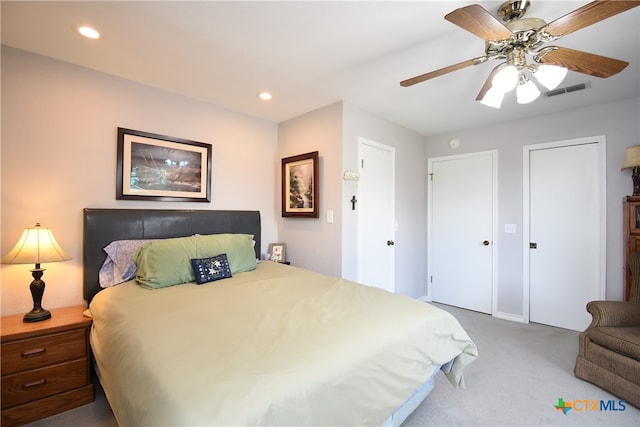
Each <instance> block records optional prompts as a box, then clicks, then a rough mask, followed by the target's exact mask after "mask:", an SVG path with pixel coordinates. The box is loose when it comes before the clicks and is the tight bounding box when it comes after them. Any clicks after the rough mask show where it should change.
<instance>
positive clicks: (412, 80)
mask: <svg viewBox="0 0 640 427" xmlns="http://www.w3.org/2000/svg"><path fill="white" fill-rule="evenodd" d="M484 61H485V57H480V58H474V59H469V60H467V61H464V62H459V63H457V64H454V65H449V66H448V67H444V68H440V69H439V70H435V71H431V72H429V73H425V74H420V75H419V76H415V77H412V78H410V79H407V80H403V81H401V82H400V86H403V87H408V86H413V85H415V84H417V83H422V82H423V81H425V80H429V79H432V78H434V77H438V76H441V75H443V74H447V73H451V72H452V71H457V70H461V69H463V68H467V67H470V66H471V65H476V64H480V63H481V62H484Z"/></svg>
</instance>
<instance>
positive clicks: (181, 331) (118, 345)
mask: <svg viewBox="0 0 640 427" xmlns="http://www.w3.org/2000/svg"><path fill="white" fill-rule="evenodd" d="M87 314H88V315H90V316H91V317H93V329H92V331H91V345H92V348H93V351H94V354H95V359H96V363H97V367H98V371H99V375H100V379H101V382H102V384H103V386H104V388H105V392H106V394H107V397H108V400H109V403H110V404H111V406H112V408H113V410H114V413H115V415H116V418H117V420H118V422H119V423H120V425H122V426H141V425H380V423H382V422H383V421H384V420H385V419H386V418H387V417H388V416H389V415H391V413H393V411H394V410H395V409H396V408H397V407H399V406H400V405H401V404H402V403H403V402H404V401H405V400H406V399H407V398H408V397H409V396H410V395H411V394H412V392H413V391H414V390H415V389H416V388H418V386H419V385H420V384H422V383H423V382H425V381H426V380H428V379H429V377H430V376H431V375H432V373H433V372H434V370H436V369H437V368H438V367H439V366H440V365H442V364H444V363H446V362H448V361H450V360H452V359H454V363H453V366H452V370H451V372H450V373H449V374H447V377H448V378H449V380H450V381H451V382H452V383H453V384H454V385H456V386H458V385H461V383H462V369H463V367H464V366H465V365H467V364H468V363H470V362H471V361H472V360H473V359H474V358H475V357H476V356H477V352H476V347H475V345H474V344H473V342H472V341H471V340H470V339H469V337H468V336H467V334H466V333H465V331H464V330H463V329H462V327H461V326H460V325H459V324H458V322H457V321H456V320H455V319H454V318H453V316H451V315H450V314H448V313H447V312H445V311H443V310H440V309H438V308H435V307H433V306H431V305H429V304H426V303H423V302H419V301H416V300H412V299H410V298H407V297H403V296H400V295H396V294H391V293H388V292H386V291H383V290H379V289H376V288H371V287H367V286H362V285H358V284H355V283H353V282H349V281H347V280H342V279H336V278H332V277H327V276H323V275H320V274H316V273H312V272H309V271H307V270H302V269H299V268H296V267H291V266H285V265H281V264H277V263H272V262H263V263H260V264H258V267H257V269H256V270H255V271H250V272H246V273H240V274H237V275H236V276H234V277H232V278H230V279H225V280H221V281H217V282H213V283H208V284H205V285H196V284H184V285H178V286H173V287H169V288H164V289H158V290H146V289H143V288H141V287H140V286H138V285H137V284H136V283H135V281H130V282H126V283H124V284H122V285H118V286H116V287H113V288H109V289H105V290H104V291H102V292H100V293H99V294H98V295H97V296H96V297H95V298H94V299H93V301H92V303H91V306H90V308H89V310H87Z"/></svg>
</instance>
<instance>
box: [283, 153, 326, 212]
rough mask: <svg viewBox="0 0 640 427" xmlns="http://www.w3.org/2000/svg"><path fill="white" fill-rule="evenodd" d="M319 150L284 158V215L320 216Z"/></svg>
mask: <svg viewBox="0 0 640 427" xmlns="http://www.w3.org/2000/svg"><path fill="white" fill-rule="evenodd" d="M318 173H319V171H318V152H317V151H314V152H311V153H306V154H300V155H298V156H293V157H287V158H284V159H282V216H283V217H287V216H293V217H303V218H318V217H319V214H320V209H319V207H320V192H319V190H318Z"/></svg>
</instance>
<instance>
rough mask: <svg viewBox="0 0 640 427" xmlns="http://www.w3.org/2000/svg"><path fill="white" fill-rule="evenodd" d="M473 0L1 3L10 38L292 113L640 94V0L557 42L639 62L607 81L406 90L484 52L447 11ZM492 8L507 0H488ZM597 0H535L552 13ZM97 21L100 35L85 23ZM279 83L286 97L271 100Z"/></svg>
mask: <svg viewBox="0 0 640 427" xmlns="http://www.w3.org/2000/svg"><path fill="white" fill-rule="evenodd" d="M470 3H472V2H471V1H470V2H460V1H413V2H399V1H386V2H366V1H351V2H346V1H325V2H322V1H319V2H302V1H287V2H271V1H257V2H243V1H231V2H218V1H200V2H187V1H171V2H169V1H138V2H125V1H104V2H95V1H68V2H57V1H45V2H13V1H2V43H3V44H5V45H8V46H12V47H15V48H18V49H23V50H27V51H32V52H35V53H39V54H42V55H46V56H49V57H52V58H56V59H59V60H62V61H66V62H70V63H73V64H78V65H82V66H85V67H89V68H92V69H95V70H99V71H102V72H105V73H108V74H112V75H115V76H119V77H123V78H126V79H129V80H133V81H137V82H140V83H144V84H146V85H149V86H153V87H156V88H161V89H165V90H168V91H171V92H174V93H179V94H183V95H185V96H188V97H191V98H195V99H199V100H202V101H206V102H210V103H213V104H216V105H218V106H222V107H225V108H228V109H231V110H235V111H239V112H242V113H246V114H248V115H251V116H254V117H258V118H262V119H266V120H270V121H275V122H280V121H284V120H287V119H290V118H293V117H296V116H298V115H300V114H303V113H306V112H308V111H311V110H314V109H316V108H319V107H322V106H325V105H328V104H330V103H333V102H336V101H339V100H345V101H347V102H350V103H352V104H354V105H356V106H358V107H360V108H362V109H364V110H366V111H369V112H370V113H373V114H375V115H378V116H381V117H384V118H387V119H388V120H390V121H392V122H395V123H398V124H400V125H402V126H405V127H406V128H409V129H412V130H414V131H416V132H418V133H420V134H423V135H433V134H441V133H450V132H452V131H454V130H460V129H466V128H472V127H476V126H481V125H485V124H489V123H500V122H504V121H508V120H511V119H517V118H523V117H527V116H535V115H539V114H545V113H553V112H558V111H562V110H568V109H574V108H578V107H583V106H586V105H591V104H599V103H606V102H613V101H616V100H621V99H627V98H632V97H640V77H639V76H640V8H639V7H637V8H635V9H632V10H630V11H627V12H624V13H622V14H620V15H617V16H614V17H612V18H610V19H608V20H606V21H603V22H600V23H597V24H594V25H592V26H590V27H587V28H584V29H582V30H580V31H578V32H576V33H574V34H570V35H568V36H566V37H564V38H562V39H560V40H559V41H557V42H555V43H554V44H555V45H558V46H566V47H570V48H572V49H578V50H584V51H587V52H592V53H596V54H599V55H603V56H610V57H613V58H616V59H622V60H625V61H628V62H629V63H630V65H629V66H628V67H627V68H626V69H625V70H624V71H623V72H621V73H619V74H617V75H615V76H613V77H610V78H608V79H600V78H597V77H589V76H586V75H584V74H580V73H575V72H572V71H569V74H568V75H567V78H566V79H565V81H564V82H563V84H562V85H561V86H567V85H570V84H575V83H580V82H586V81H589V82H590V85H591V88H590V89H588V90H584V91H581V92H575V93H571V94H568V95H562V96H556V97H552V98H546V97H541V98H539V99H538V100H537V101H535V102H533V103H532V104H528V105H519V104H517V103H516V101H515V96H514V95H509V96H508V97H506V98H505V101H504V103H503V105H502V108H501V109H500V110H495V109H492V108H489V107H486V106H484V105H481V104H480V103H478V102H476V101H475V97H476V95H477V93H478V92H479V90H480V88H481V87H482V84H483V83H484V81H485V79H486V77H487V75H488V74H489V72H490V70H491V69H492V68H493V67H494V66H495V65H497V63H485V64H480V65H477V66H473V67H469V68H466V69H464V70H459V71H456V72H453V73H451V74H448V75H445V76H441V77H438V78H436V79H433V80H430V81H427V82H424V83H420V84H418V85H415V86H412V87H409V88H403V87H401V86H400V85H399V82H400V81H401V80H404V79H406V78H409V77H413V76H415V75H418V74H422V73H425V72H428V71H433V70H435V69H438V68H441V67H444V66H448V65H452V64H454V63H458V62H462V61H465V60H468V59H471V58H474V57H478V56H482V55H483V54H484V42H483V41H482V40H481V39H479V38H478V37H476V36H474V35H472V34H470V33H468V32H467V31H465V30H463V29H461V28H459V27H457V26H456V25H454V24H451V23H450V22H447V21H446V20H445V19H444V15H446V14H447V13H448V12H450V11H452V10H454V9H456V8H458V7H462V6H466V5H468V4H470ZM477 3H479V4H481V5H482V6H483V7H484V8H485V9H487V10H488V11H489V12H491V13H492V14H495V12H496V10H497V8H498V7H499V5H500V4H501V2H499V1H498V2H495V1H480V2H477ZM586 3H588V2H587V1H549V0H547V1H543V0H532V5H531V7H530V9H529V12H528V13H527V15H526V16H527V17H538V18H542V19H544V20H546V21H547V22H551V21H552V20H554V19H556V18H558V17H560V16H562V15H564V14H566V13H568V12H570V11H572V10H574V9H576V8H578V7H580V6H582V5H584V4H586ZM81 24H87V25H92V26H94V27H95V28H96V29H97V30H98V31H100V33H101V34H102V37H101V38H100V39H99V40H88V39H85V38H83V37H81V36H79V35H78V34H77V33H75V30H74V28H75V27H76V26H78V25H81ZM262 90H268V91H270V92H272V93H273V96H274V98H273V99H272V100H271V101H270V102H268V103H265V102H262V101H259V100H258V98H257V95H256V94H257V93H258V92H259V91H262Z"/></svg>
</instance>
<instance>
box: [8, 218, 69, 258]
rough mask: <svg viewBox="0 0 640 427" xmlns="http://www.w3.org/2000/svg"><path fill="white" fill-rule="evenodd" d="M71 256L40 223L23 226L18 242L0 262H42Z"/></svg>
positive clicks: (49, 230)
mask: <svg viewBox="0 0 640 427" xmlns="http://www.w3.org/2000/svg"><path fill="white" fill-rule="evenodd" d="M70 259H71V257H70V256H69V255H67V253H66V252H65V251H64V249H62V248H61V247H60V245H59V244H58V242H56V239H55V237H53V232H52V231H51V229H50V228H42V227H40V224H36V226H35V227H32V228H25V229H24V231H23V232H22V236H20V240H18V243H16V245H15V246H14V247H13V249H11V250H10V251H9V252H8V253H7V254H6V255H5V256H4V257H2V259H1V260H0V262H2V263H3V264H40V263H44V262H57V261H67V260H70Z"/></svg>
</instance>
